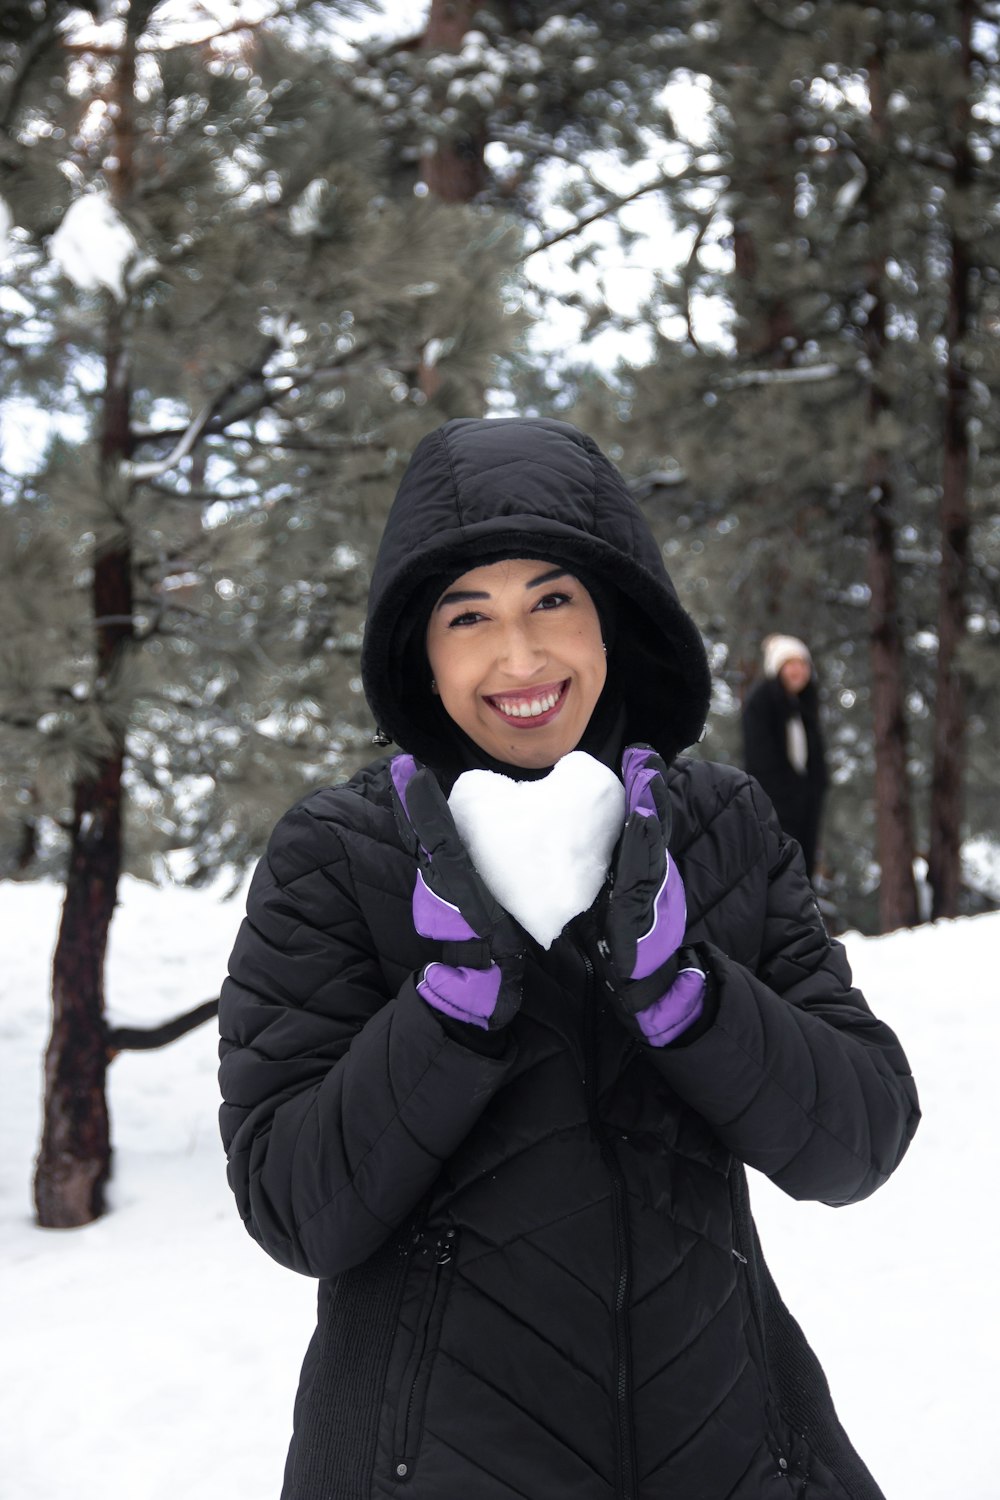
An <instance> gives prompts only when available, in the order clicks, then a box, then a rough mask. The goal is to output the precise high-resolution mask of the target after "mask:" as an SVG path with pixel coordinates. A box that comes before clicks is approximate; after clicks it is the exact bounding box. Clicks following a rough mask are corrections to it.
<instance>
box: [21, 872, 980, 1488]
mask: <svg viewBox="0 0 1000 1500" xmlns="http://www.w3.org/2000/svg"><path fill="white" fill-rule="evenodd" d="M57 906H58V892H57V891H55V890H54V889H53V888H51V887H12V886H10V885H4V886H0V934H2V940H3V949H4V954H5V960H4V968H3V972H2V974H0V1044H2V1054H0V1055H2V1069H0V1078H2V1084H0V1140H2V1149H0V1287H2V1291H0V1329H2V1335H0V1375H2V1379H3V1389H4V1413H3V1421H2V1424H0V1429H2V1435H0V1475H2V1476H3V1478H2V1479H0V1494H2V1495H3V1497H4V1500H237V1497H238V1500H275V1497H276V1496H277V1493H278V1489H279V1486H280V1475H281V1468H282V1463H283V1459H284V1449H285V1444H286V1441H287V1436H288V1428H289V1421H290V1413H291V1402H292V1396H293V1392H294V1389H295V1383H296V1379H297V1374H298V1365H299V1361H300V1359H301V1355H302V1352H303V1350H304V1347H305V1343H306V1340H307V1337H308V1334H309V1331H310V1328H311V1320H312V1311H313V1300H314V1297H313V1288H312V1284H311V1283H310V1282H308V1281H306V1280H303V1279H301V1278H299V1277H296V1276H294V1275H293V1274H291V1273H290V1272H287V1271H283V1270H282V1269H280V1268H279V1267H278V1266H276V1265H273V1264H272V1263H271V1262H270V1261H269V1260H268V1259H267V1257H266V1256H265V1255H264V1254H263V1253H262V1252H261V1251H260V1250H258V1249H257V1247H256V1246H255V1245H253V1244H252V1243H251V1241H250V1240H249V1239H248V1238H247V1236H246V1235H245V1234H244V1232H243V1230H242V1228H241V1227H240V1224H239V1221H238V1219H237V1217H236V1214H235V1210H234V1208H233V1206H232V1202H231V1199H230V1196H229V1190H228V1188H227V1186H226V1182H225V1175H224V1171H223V1165H222V1153H221V1147H220V1145H219V1142H218V1136H217V1132H216V1123H215V1112H216V1104H217V1097H216V1085H215V1034H214V1030H213V1028H212V1027H203V1028H201V1029H200V1030H199V1031H196V1032H194V1033H193V1034H191V1035H190V1036H188V1037H186V1038H184V1039H183V1040H182V1041H180V1042H178V1043H176V1044H174V1045H173V1046H172V1047H169V1048H167V1049H165V1050H163V1051H160V1052H153V1053H148V1054H145V1055H143V1054H141V1053H140V1054H133V1055H131V1056H129V1055H126V1056H123V1057H121V1058H119V1059H118V1060H117V1061H116V1062H115V1064H114V1066H113V1068H112V1087H111V1097H112V1110H113V1130H114V1139H115V1141H116V1145H117V1155H116V1173H115V1180H114V1184H113V1188H112V1192H111V1202H112V1208H113V1212H112V1213H110V1214H109V1215H108V1216H107V1217H106V1218H105V1219H103V1220H102V1221H101V1222H100V1223H98V1224H95V1225H92V1226H90V1227H89V1228H87V1229H84V1230H74V1231H63V1232H53V1231H48V1232H46V1231H42V1230H39V1229H36V1228H35V1227H34V1226H33V1224H32V1222H31V1208H30V1193H29V1186H30V1175H31V1166H32V1158H33V1155H34V1151H35V1147H36V1140H37V1129H38V1098H39V1088H40V1061H41V1052H42V1048H43V1044H44V1036H45V1028H46V983H47V969H48V963H49V957H50V953H51V948H52V942H53V937H54V932H55V923H56V916H57ZM239 916H240V909H239V906H238V903H234V902H230V903H228V904H227V903H221V902H220V901H219V900H218V899H217V898H216V897H215V896H213V895H211V894H204V893H193V892H186V891H166V892H156V891H153V890H151V889H149V888H147V887H143V886H140V885H138V884H135V883H129V884H127V886H126V888H125V892H124V901H123V905H122V907H121V909H120V910H119V912H118V915H117V916H116V919H115V926H114V932H113V940H112V952H111V959H110V995H111V1005H112V1008H113V1012H114V1017H115V1019H116V1020H126V1019H129V1020H136V1021H140V1022H147V1021H148V1022H152V1021H154V1020H158V1019H161V1018H163V1017H165V1016H167V1015H172V1014H174V1013H175V1012H177V1011H179V1010H181V1009H185V1008H186V1007H187V1006H189V1005H191V1004H193V1003H194V1002H196V1001H198V1000H201V999H204V998H205V997H207V996H209V995H212V994H214V993H216V991H217V987H218V981H219V976H220V973H221V972H222V970H223V968H224V964H225V959H226V956H227V954H228V951H229V948H230V946H231V943H232V939H233V936H234V933H235V929H236V926H237V924H238V920H239ZM849 949H850V952H851V955H852V958H853V960H854V966H855V972H856V974H857V976H858V979H859V982H860V983H861V984H862V985H863V986H864V988H865V989H866V990H867V992H868V994H869V997H870V998H871V1000H872V1002H873V1004H874V1006H875V1008H876V1009H877V1010H878V1011H879V1012H880V1014H881V1015H882V1016H884V1017H885V1019H887V1020H888V1021H890V1022H891V1023H892V1024H893V1025H894V1026H895V1027H896V1029H897V1030H898V1031H899V1033H900V1035H901V1037H902V1039H903V1041H904V1044H905V1046H906V1048H907V1051H908V1053H909V1056H910V1059H911V1062H912V1064H913V1067H914V1071H915V1073H916V1074H917V1078H918V1081H919V1083H920V1086H921V1094H922V1102H923V1107H924V1116H925V1118H924V1123H923V1125H922V1127H921V1130H920V1132H919V1133H918V1136H917V1140H916V1143H915V1144H914V1147H913V1149H912V1151H911V1153H910V1156H909V1157H908V1158H907V1160H906V1161H905V1162H904V1164H903V1166H902V1168H901V1169H900V1171H899V1173H898V1174H897V1176H896V1177H895V1178H894V1179H893V1180H892V1181H891V1182H890V1183H889V1185H888V1186H887V1187H886V1188H885V1189H883V1191H882V1192H880V1193H879V1194H877V1195H876V1196H875V1197H874V1198H873V1199H871V1200H869V1201H868V1202H867V1203H864V1204H860V1205H857V1206H856V1207H854V1208H850V1209H844V1210H839V1211H834V1210H830V1209H826V1208H822V1207H819V1206H816V1205H812V1204H796V1203H793V1202H791V1201H790V1200H786V1199H784V1198H783V1197H782V1195H781V1194H780V1193H778V1192H776V1191H775V1190H774V1189H772V1188H771V1186H770V1184H768V1183H767V1182H764V1181H763V1180H762V1179H760V1178H757V1177H755V1178H754V1182H753V1188H754V1201H755V1205H756V1212H757V1219H758V1223H759V1226H760V1230H761V1235H762V1238H763V1240H764V1244H765V1248H766V1250H767V1253H768V1258H769V1260H770V1262H771V1266H772V1269H773V1270H774V1272H775V1276H776V1279H777V1281H778V1283H779V1285H780V1286H781V1288H782V1290H783V1292H784V1294H785V1297H786V1300H787V1301H788V1303H789V1304H790V1306H791V1307H792V1310H793V1311H794V1312H795V1313H796V1315H797V1316H798V1318H799V1320H800V1322H802V1323H803V1324H804V1326H805V1327H806V1329H807V1331H808V1333H809V1335H810V1337H811V1339H812V1342H813V1344H814V1345H815V1347H816V1349H817V1351H818V1352H819V1354H820V1357H821V1358H822V1360H823V1362H824V1364H825V1366H826V1369H827V1373H828V1375H829V1377H830V1382H831V1385H832V1387H833V1390H834V1395H835V1397H836V1399H837V1403H838V1406H839V1409H840V1413H841V1416H842V1418H843V1420H844V1423H845V1425H846V1426H847V1428H848V1430H849V1431H850V1432H851V1434H852V1436H853V1437H854V1439H855V1441H856V1443H857V1444H858V1446H859V1448H860V1449H861V1451H862V1453H863V1454H864V1455H865V1457H866V1459H867V1460H868V1462H869V1464H870V1465H871V1467H872V1468H873V1470H874V1472H875V1474H876V1477H877V1478H878V1479H879V1480H880V1482H881V1484H882V1486H883V1488H884V1490H885V1492H886V1495H887V1497H888V1500H956V1497H959V1496H960V1497H962V1500H998V1497H1000V1479H998V1478H997V1468H998V1465H997V1459H996V1451H995V1450H996V1431H997V1426H996V1399H995V1394H994V1385H995V1380H996V1373H997V1359H996V1348H997V1345H998V1343H1000V1298H998V1292H997V1283H998V1277H997V1274H996V1257H997V1248H998V1245H1000V1233H998V1229H1000V1223H998V1220H1000V1212H998V1209H997V1206H996V1203H997V1187H996V1184H997V1167H998V1151H997V1148H996V1144H995V1143H996V1139H997V1131H996V1121H995V1108H996V1106H995V1103H994V1100H993V1097H992V1089H991V1088H990V1087H989V1081H990V1080H991V1078H992V1076H993V1074H994V1071H995V1067H996V1059H997V1057H998V1056H1000V1003H998V1002H1000V986H998V982H997V953H998V952H1000V916H989V917H979V918H976V919H974V920H970V921H964V922H956V923H950V924H942V925H940V926H938V927H937V928H935V929H931V928H924V929H920V930H918V931H916V932H913V933H902V934H897V935H896V936H893V937H891V938H884V939H878V940H866V939H852V940H850V941H849ZM977 1058H979V1059H981V1060H982V1066H980V1065H979V1064H978V1063H977V1062H976V1059H977ZM990 1434H993V1436H992V1437H991V1436H990ZM470 1500H474V1497H470ZM679 1500H681V1497H679Z"/></svg>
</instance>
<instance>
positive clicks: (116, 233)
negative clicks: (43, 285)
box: [49, 193, 139, 302]
mask: <svg viewBox="0 0 1000 1500" xmlns="http://www.w3.org/2000/svg"><path fill="white" fill-rule="evenodd" d="M138 249H139V247H138V245H137V244H136V241H135V237H134V235H133V234H132V231H131V230H130V229H129V227H128V225H127V224H126V223H125V222H124V220H123V219H121V218H120V217H119V216H118V214H117V213H116V212H115V210H114V208H112V206H111V204H110V203H109V202H108V200H107V199H106V198H104V197H102V196H101V194H100V193H87V194H85V195H84V196H83V197H82V198H77V199H76V200H75V201H74V202H73V203H71V204H70V206H69V208H68V209H67V210H66V212H65V214H64V215H63V220H62V223H61V224H60V225H59V228H58V229H57V230H56V231H55V233H54V234H53V236H52V238H51V239H50V240H49V254H50V256H51V257H52V259H53V260H54V261H55V262H56V264H57V265H58V266H59V268H60V270H61V271H62V272H63V274H64V275H66V276H68V277H69V279H70V281H72V283H73V285H74V286H77V287H79V288H80V290H81V291H85V292H93V291H96V290H97V288H98V287H102V286H103V287H106V288H107V289H108V291H109V292H111V293H112V295H113V296H115V297H116V298H117V299H118V301H119V302H124V300H125V273H126V270H127V269H128V267H129V265H130V263H131V262H133V261H134V260H135V257H136V255H137V254H138Z"/></svg>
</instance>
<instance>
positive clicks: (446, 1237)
mask: <svg viewBox="0 0 1000 1500" xmlns="http://www.w3.org/2000/svg"><path fill="white" fill-rule="evenodd" d="M454 1252H455V1230H454V1229H449V1230H447V1231H446V1232H445V1233H444V1234H443V1235H442V1236H441V1238H440V1239H439V1240H438V1242H437V1244H436V1245H435V1246H434V1264H435V1265H438V1266H446V1265H447V1264H448V1262H449V1261H450V1260H451V1257H452V1255H453V1254H454Z"/></svg>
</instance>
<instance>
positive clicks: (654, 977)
mask: <svg viewBox="0 0 1000 1500" xmlns="http://www.w3.org/2000/svg"><path fill="white" fill-rule="evenodd" d="M666 776H667V772H666V766H665V765H664V764H663V761H662V760H661V759H660V757H659V756H658V755H657V754H656V752H655V750H653V749H651V748H650V747H649V746H648V745H629V747H628V748H627V750H626V751H625V754H624V755H623V757H622V780H623V781H624V783H625V827H624V830H623V832H622V836H621V838H620V839H619V840H618V849H617V853H616V855H615V860H614V864H613V867H612V872H611V889H610V896H609V899H608V903H607V908H606V914H605V920H604V933H603V936H602V937H601V940H600V942H599V943H598V949H599V951H600V954H601V957H602V958H603V959H604V960H605V964H606V972H605V975H604V980H605V983H606V985H607V987H608V988H609V989H610V990H611V991H612V992H613V994H614V997H615V1001H616V1004H617V1005H618V1008H619V1010H620V1011H622V1012H623V1013H624V1016H625V1019H626V1020H627V1021H628V1023H629V1024H630V1025H631V1026H638V1028H639V1031H640V1032H641V1033H642V1035H643V1036H644V1037H645V1038H646V1040H647V1041H648V1042H649V1043H650V1044H651V1045H652V1046H654V1047H662V1046H665V1045H666V1043H667V1042H672V1041H673V1040H674V1038H675V1037H678V1036H680V1035H681V1033H682V1032H684V1031H686V1030H687V1028H688V1027H689V1026H691V1025H693V1024H694V1022H695V1021H697V1020H698V1018H699V1017H700V1016H701V1013H702V1006H703V1003H704V996H705V974H704V971H703V970H702V969H700V968H698V967H697V966H696V964H695V963H694V962H690V963H688V962H684V961H682V960H683V958H685V957H687V955H682V952H681V950H682V945H683V943H684V933H685V929H686V928H687V901H686V898H685V895H684V882H683V881H682V879H681V877H680V872H679V870H678V869H677V866H676V865H675V864H674V862H673V860H672V859H671V857H670V851H669V848H668V843H669V839H670V824H671V813H670V800H669V796H668V793H667V779H666ZM692 957H693V955H692Z"/></svg>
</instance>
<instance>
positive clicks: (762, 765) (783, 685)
mask: <svg viewBox="0 0 1000 1500" xmlns="http://www.w3.org/2000/svg"><path fill="white" fill-rule="evenodd" d="M761 656H762V659H763V666H764V680H763V682H759V683H758V684H757V686H756V687H755V688H754V689H753V691H752V692H751V693H750V696H749V697H748V698H747V701H746V703H745V705H744V708H743V764H744V766H745V767H746V769H747V771H748V772H749V774H750V775H751V776H752V777H753V778H754V780H755V781H759V782H760V784H761V786H762V787H763V788H764V791H765V792H766V793H767V795H768V797H769V798H770V799H771V804H772V806H773V807H774V811H775V813H776V814H777V817H778V821H779V823H780V824H781V826H782V828H783V829H784V831H785V833H787V834H788V836H789V837H790V838H793V839H795V841H796V842H797V843H798V845H799V847H800V848H801V850H802V857H803V859H804V860H805V866H806V874H807V875H808V876H809V878H810V879H812V874H813V870H814V868H815V865H816V851H817V847H818V844H819V831H820V821H821V818H822V812H823V798H824V796H825V794H826V779H827V778H826V752H825V750H824V747H823V732H822V730H821V728H820V721H819V698H818V696H817V693H816V683H815V681H814V677H813V662H812V656H811V655H810V652H809V647H808V646H807V645H806V644H805V642H804V641H800V640H799V639H798V638H797V637H796V636H794V635H769V636H768V637H767V638H766V640H765V641H764V642H763V646H762V650H761Z"/></svg>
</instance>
